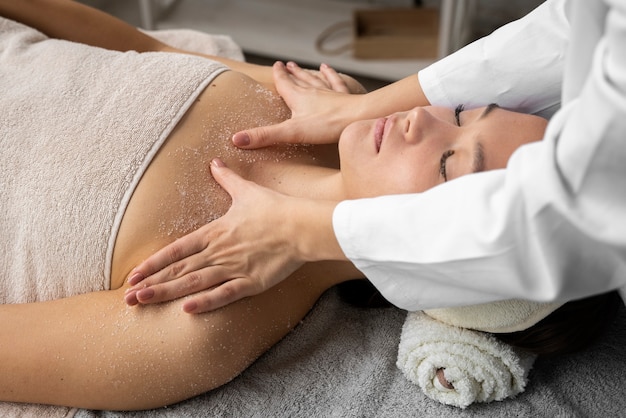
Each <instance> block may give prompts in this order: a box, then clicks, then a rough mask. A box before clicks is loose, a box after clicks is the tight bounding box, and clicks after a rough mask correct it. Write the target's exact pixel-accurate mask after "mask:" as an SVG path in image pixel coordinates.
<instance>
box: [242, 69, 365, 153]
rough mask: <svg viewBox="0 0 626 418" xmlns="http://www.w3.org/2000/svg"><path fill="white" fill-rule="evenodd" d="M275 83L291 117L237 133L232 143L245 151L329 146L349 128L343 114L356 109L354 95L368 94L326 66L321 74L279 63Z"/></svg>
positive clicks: (353, 82)
mask: <svg viewBox="0 0 626 418" xmlns="http://www.w3.org/2000/svg"><path fill="white" fill-rule="evenodd" d="M273 76H274V83H275V85H276V90H277V91H278V93H279V94H280V95H281V97H282V98H283V100H284V101H285V103H286V104H287V106H289V108H290V109H291V118H290V119H287V120H286V121H284V122H282V123H279V124H276V125H271V126H263V127H259V128H254V129H249V130H246V131H242V132H237V133H236V134H235V135H233V139H232V140H233V143H234V144H235V145H236V146H238V147H240V148H245V149H254V148H261V147H265V146H270V145H273V144H277V143H292V144H330V143H334V142H337V140H338V139H339V135H340V134H341V131H342V130H343V128H345V126H346V125H347V123H346V121H345V118H344V116H343V114H345V113H349V111H350V110H351V109H352V110H354V98H355V97H356V96H355V95H353V94H349V93H365V92H366V91H365V89H364V88H363V86H361V85H360V84H359V83H358V82H356V81H355V80H354V79H351V78H349V77H346V76H343V75H340V74H338V73H337V72H336V71H335V70H334V69H332V68H331V67H329V66H327V65H322V66H320V71H319V73H313V72H310V71H308V70H305V69H302V68H300V67H299V66H298V65H297V64H295V63H293V62H289V63H287V65H285V64H283V63H282V62H276V63H275V64H274V66H273Z"/></svg>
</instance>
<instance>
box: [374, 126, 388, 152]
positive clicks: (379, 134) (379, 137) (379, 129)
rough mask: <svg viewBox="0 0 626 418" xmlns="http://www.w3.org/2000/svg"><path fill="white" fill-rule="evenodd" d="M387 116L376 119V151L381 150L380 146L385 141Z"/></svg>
mask: <svg viewBox="0 0 626 418" xmlns="http://www.w3.org/2000/svg"><path fill="white" fill-rule="evenodd" d="M386 123H387V118H381V119H378V120H377V121H376V125H375V127H374V144H375V145H376V152H380V146H381V144H382V143H383V135H384V134H385V124H386Z"/></svg>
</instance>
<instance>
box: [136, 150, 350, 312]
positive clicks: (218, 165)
mask: <svg viewBox="0 0 626 418" xmlns="http://www.w3.org/2000/svg"><path fill="white" fill-rule="evenodd" d="M211 171H212V173H213V176H214V178H215V179H216V181H217V182H218V183H219V184H220V185H221V186H222V187H223V188H224V189H225V190H226V191H227V192H228V193H229V194H230V195H231V197H232V206H231V208H230V209H229V210H228V212H227V213H226V214H225V215H224V216H223V217H221V218H219V219H217V220H215V221H213V222H211V223H209V224H207V225H205V226H203V227H202V228H200V229H198V230H196V231H195V232H192V233H191V234H189V235H187V236H185V237H183V238H180V239H179V240H177V241H175V242H173V243H172V244H170V245H168V246H166V247H165V248H163V249H162V250H160V251H158V252H157V253H155V254H154V255H152V256H151V257H149V258H148V259H147V260H145V261H144V262H143V263H141V264H140V265H139V266H137V267H136V268H135V269H134V271H133V273H132V274H131V277H130V279H129V283H130V284H131V285H133V286H132V287H131V288H130V289H129V290H128V291H127V292H126V295H125V300H126V303H128V304H129V305H136V304H137V303H141V304H148V303H158V302H164V301H168V300H173V299H177V298H180V297H183V296H188V295H193V296H191V297H190V298H189V299H188V300H186V301H185V303H184V304H183V310H184V311H186V312H189V313H201V312H206V311H210V310H214V309H217V308H220V307H222V306H225V305H227V304H229V303H232V302H235V301H237V300H239V299H242V298H244V297H247V296H252V295H255V294H258V293H261V292H263V291H264V290H266V289H268V288H270V287H271V286H273V285H275V284H277V283H279V282H280V281H281V280H283V279H285V278H286V277H287V276H289V275H290V274H291V273H293V272H294V271H295V270H296V269H297V268H299V267H300V266H301V265H302V264H303V262H304V261H305V260H306V259H307V254H306V253H307V252H306V251H304V252H303V251H302V249H303V248H304V249H306V248H308V247H309V246H307V245H306V244H305V245H304V246H302V245H298V244H297V243H294V241H293V237H294V236H296V235H299V236H300V235H301V234H295V233H294V231H301V232H302V233H303V234H305V233H306V229H307V228H306V227H301V226H300V225H298V224H297V222H290V220H292V219H293V218H294V216H293V214H294V213H298V211H304V212H306V211H307V210H308V208H309V207H311V205H312V206H313V209H312V210H317V211H318V213H316V215H318V216H319V209H315V206H316V203H315V202H316V201H312V202H311V201H309V199H300V198H296V197H291V196H286V195H283V194H280V193H277V192H274V191H272V190H269V189H266V188H264V187H261V186H259V185H257V184H255V183H253V182H250V181H247V180H244V179H242V178H241V177H239V176H238V175H237V174H235V173H234V172H233V171H232V170H230V169H229V168H227V167H226V166H224V164H223V163H222V162H221V161H220V160H214V161H213V162H212V164H211ZM333 209H334V206H331V207H330V208H329V209H328V210H327V211H326V217H327V218H332V210H333ZM313 228H314V229H312V230H313V231H315V228H318V227H317V226H314V227H313ZM326 228H327V229H328V228H330V230H331V233H332V234H333V237H334V233H333V232H332V220H331V219H329V222H328V225H326ZM309 235H310V234H309ZM323 239H324V240H326V241H327V240H328V238H323ZM337 247H338V244H337ZM144 278H145V279H144Z"/></svg>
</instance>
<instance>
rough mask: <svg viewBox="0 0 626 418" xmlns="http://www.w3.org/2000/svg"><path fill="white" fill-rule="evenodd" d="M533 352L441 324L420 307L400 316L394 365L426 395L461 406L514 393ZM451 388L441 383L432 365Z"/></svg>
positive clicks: (522, 381) (521, 385) (521, 383)
mask: <svg viewBox="0 0 626 418" xmlns="http://www.w3.org/2000/svg"><path fill="white" fill-rule="evenodd" d="M535 358H536V356H534V355H532V354H528V353H525V352H523V351H521V350H520V351H517V350H515V349H513V347H511V346H510V345H508V344H505V343H503V342H501V341H499V340H497V339H496V338H495V337H493V336H492V335H489V334H486V333H483V332H480V331H473V330H469V329H465V328H458V327H455V326H451V325H447V324H444V323H442V322H439V321H437V320H435V319H432V318H430V317H428V316H427V315H426V314H424V313H423V312H410V313H409V314H408V315H407V318H406V320H405V322H404V326H403V328H402V334H401V337H400V344H399V348H398V360H397V363H396V364H397V366H398V368H400V370H402V372H403V373H404V375H405V377H406V378H407V379H409V380H410V381H411V382H413V383H415V384H416V385H417V386H419V387H420V389H421V390H422V391H423V392H424V394H425V395H426V396H428V397H430V398H431V399H434V400H436V401H439V402H441V403H444V404H447V405H453V406H457V407H460V408H466V407H467V406H469V405H471V404H472V403H475V402H492V401H500V400H503V399H506V398H510V397H514V396H515V395H517V394H519V393H521V392H522V391H523V390H524V388H525V387H526V383H527V378H528V373H529V371H530V369H531V368H532V365H533V363H534V360H535ZM440 368H443V369H445V376H446V379H447V380H448V382H450V383H451V384H452V385H453V386H454V389H447V388H445V387H443V386H442V385H441V384H440V383H439V380H438V378H437V370H438V369H440Z"/></svg>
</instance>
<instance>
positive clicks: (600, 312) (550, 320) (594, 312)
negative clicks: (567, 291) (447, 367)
mask: <svg viewBox="0 0 626 418" xmlns="http://www.w3.org/2000/svg"><path fill="white" fill-rule="evenodd" d="M621 304H622V298H621V297H620V295H619V293H618V292H617V291H613V292H609V293H603V294H601V295H597V296H591V297H588V298H585V299H579V300H574V301H571V302H567V303H566V304H564V305H563V306H561V307H560V308H559V309H557V310H556V311H554V312H552V313H551V314H550V315H548V316H547V317H545V318H544V319H542V320H541V321H539V322H538V323H536V324H535V325H533V326H532V327H530V328H528V329H526V330H523V331H518V332H511V333H508V334H493V335H494V336H495V337H496V338H498V339H500V340H501V341H504V342H505V343H507V344H510V345H512V346H514V347H518V348H521V349H523V350H526V351H529V352H531V353H534V354H538V355H542V356H554V355H560V354H567V353H573V352H575V351H580V350H582V349H584V348H586V347H588V346H590V345H591V344H592V343H593V342H595V341H596V340H597V339H598V338H599V337H600V336H602V335H603V334H604V333H605V332H606V330H607V329H608V327H609V326H610V325H611V323H612V322H613V321H614V320H615V318H616V317H617V313H618V312H619V307H620V306H621Z"/></svg>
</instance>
